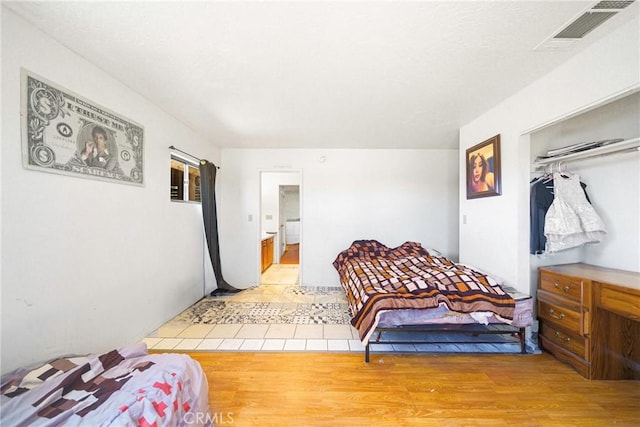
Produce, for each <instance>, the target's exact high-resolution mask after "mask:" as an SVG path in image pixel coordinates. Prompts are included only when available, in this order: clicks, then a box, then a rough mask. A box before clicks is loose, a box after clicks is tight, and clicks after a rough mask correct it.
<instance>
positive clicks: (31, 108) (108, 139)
mask: <svg viewBox="0 0 640 427" xmlns="http://www.w3.org/2000/svg"><path fill="white" fill-rule="evenodd" d="M21 71H22V72H21V74H22V75H21V79H22V81H21V92H22V93H21V118H22V120H21V121H22V123H21V128H22V129H21V133H22V159H23V166H24V167H25V168H26V169H31V170H37V171H41V172H50V173H56V174H61V175H68V176H75V177H80V178H89V179H94V180H102V181H108V182H113V183H120V184H129V185H136V186H144V141H145V140H144V128H143V127H142V126H141V125H139V124H138V123H136V122H134V121H132V120H131V119H129V118H126V117H124V116H123V115H121V114H119V113H116V112H114V111H111V110H108V109H107V108H105V107H103V106H101V105H99V104H97V103H95V102H93V101H91V100H88V99H86V98H83V97H81V96H80V95H77V94H75V93H74V92H72V91H70V90H69V89H66V88H63V87H62V86H60V85H58V84H56V83H53V82H50V81H48V80H46V79H45V78H43V77H41V76H39V75H37V74H35V73H32V72H31V71H28V70H26V69H24V68H23V69H22V70H21Z"/></svg>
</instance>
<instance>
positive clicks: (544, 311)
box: [538, 293, 587, 335]
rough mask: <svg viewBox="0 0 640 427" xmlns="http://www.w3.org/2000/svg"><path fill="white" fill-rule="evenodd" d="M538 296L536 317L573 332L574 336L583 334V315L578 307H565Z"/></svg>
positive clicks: (584, 331) (584, 329)
mask: <svg viewBox="0 0 640 427" xmlns="http://www.w3.org/2000/svg"><path fill="white" fill-rule="evenodd" d="M540 295H541V293H539V294H538V316H539V317H540V318H541V319H543V320H546V321H548V322H551V323H555V324H556V325H558V327H560V328H562V329H564V330H567V331H569V332H574V333H576V334H580V335H582V334H585V333H586V332H587V331H586V329H587V328H586V327H585V326H586V325H585V318H584V316H583V313H582V312H581V310H580V307H567V306H564V305H560V304H555V303H554V302H552V301H547V300H545V299H543V298H541V297H540Z"/></svg>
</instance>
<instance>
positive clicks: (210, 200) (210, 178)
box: [200, 160, 239, 295]
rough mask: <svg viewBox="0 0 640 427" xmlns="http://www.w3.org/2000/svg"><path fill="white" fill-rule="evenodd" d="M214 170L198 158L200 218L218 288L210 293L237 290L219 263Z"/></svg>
mask: <svg viewBox="0 0 640 427" xmlns="http://www.w3.org/2000/svg"><path fill="white" fill-rule="evenodd" d="M216 171H217V167H216V165H214V164H213V163H211V162H209V161H208V160H200V195H201V196H200V197H201V202H202V219H203V220H204V233H205V238H206V239H207V247H208V248H209V256H210V257H211V265H212V266H213V272H214V274H215V277H216V282H217V283H218V289H216V290H214V291H213V292H212V293H211V295H214V294H217V293H221V292H238V291H239V289H236V288H234V287H233V286H231V285H230V284H228V283H227V281H226V280H224V277H222V266H221V264H220V243H219V241H218V214H217V212H216Z"/></svg>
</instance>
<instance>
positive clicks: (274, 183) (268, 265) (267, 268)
mask: <svg viewBox="0 0 640 427" xmlns="http://www.w3.org/2000/svg"><path fill="white" fill-rule="evenodd" d="M260 186H261V188H260V190H261V191H260V284H263V285H298V284H299V283H300V260H301V256H300V254H301V245H302V238H301V235H302V233H301V230H302V221H301V208H300V206H301V186H300V172H299V171H287V172H261V176H260Z"/></svg>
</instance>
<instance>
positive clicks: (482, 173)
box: [465, 134, 502, 199]
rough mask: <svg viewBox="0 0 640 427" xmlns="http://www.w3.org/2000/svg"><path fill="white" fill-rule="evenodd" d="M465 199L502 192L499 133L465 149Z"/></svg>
mask: <svg viewBox="0 0 640 427" xmlns="http://www.w3.org/2000/svg"><path fill="white" fill-rule="evenodd" d="M466 153H467V154H466V157H465V159H466V163H465V165H466V168H467V199H477V198H480V197H491V196H499V195H500V194H502V186H501V176H500V175H501V173H500V172H501V171H500V134H498V135H495V136H492V137H491V138H489V139H487V140H485V141H482V142H481V143H480V144H477V145H474V146H473V147H471V148H468V149H467V152H466Z"/></svg>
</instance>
